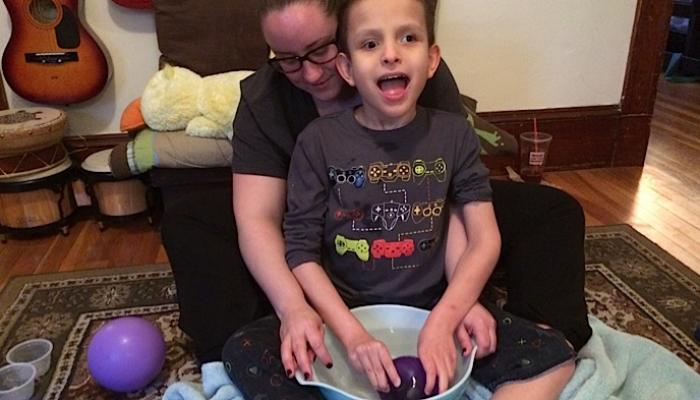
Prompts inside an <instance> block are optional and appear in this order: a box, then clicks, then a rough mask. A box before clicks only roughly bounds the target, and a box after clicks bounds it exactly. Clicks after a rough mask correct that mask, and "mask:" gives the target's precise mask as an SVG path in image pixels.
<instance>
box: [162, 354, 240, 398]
mask: <svg viewBox="0 0 700 400" xmlns="http://www.w3.org/2000/svg"><path fill="white" fill-rule="evenodd" d="M163 400H244V399H243V395H241V392H239V391H238V388H236V386H235V385H234V384H233V382H231V379H229V377H228V375H227V374H226V370H225V369H224V364H223V363H222V362H220V361H219V362H210V363H206V364H203V365H202V385H201V386H200V385H198V384H195V383H192V382H175V383H173V384H172V385H170V386H169V387H168V389H167V390H166V391H165V394H164V395H163Z"/></svg>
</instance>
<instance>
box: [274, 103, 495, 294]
mask: <svg viewBox="0 0 700 400" xmlns="http://www.w3.org/2000/svg"><path fill="white" fill-rule="evenodd" d="M479 149H480V148H479V142H478V139H477V137H476V134H475V133H474V130H473V129H472V127H471V126H470V125H469V123H468V122H467V121H466V120H465V118H464V117H462V116H460V115H456V114H451V113H446V112H442V111H438V110H433V109H425V108H421V107H419V108H418V111H417V114H416V118H415V119H414V120H413V121H412V122H411V123H410V124H408V125H407V126H405V127H402V128H400V129H396V130H389V131H374V130H370V129H367V128H364V127H362V126H361V125H360V124H358V122H357V121H356V120H355V118H354V115H353V110H348V111H345V112H342V113H339V114H335V115H332V116H327V117H323V118H319V119H317V120H315V121H314V122H312V123H311V124H310V125H309V126H308V127H307V128H306V129H305V130H304V131H303V132H302V133H301V135H300V136H299V139H298V141H297V145H296V147H295V149H294V153H293V155H292V161H291V166H290V170H289V176H288V186H287V187H288V193H287V208H288V210H287V213H286V214H285V220H284V235H285V241H286V258H287V262H288V263H289V266H290V268H295V267H297V266H299V265H300V264H302V263H304V262H308V261H315V262H318V263H320V264H321V265H323V267H324V268H325V270H326V272H327V273H328V275H329V277H330V278H331V280H332V281H333V283H334V284H335V286H336V288H337V289H338V291H339V293H340V295H341V296H342V297H343V299H344V300H345V301H346V303H347V304H348V305H349V306H351V307H352V306H357V305H362V304H370V303H372V304H373V303H388V302H390V303H397V304H407V305H413V306H417V307H431V306H432V305H434V303H435V302H436V301H437V300H438V298H439V296H440V295H441V293H442V292H443V290H444V288H445V282H444V240H443V238H444V236H445V231H446V227H447V221H448V217H449V212H448V205H449V204H460V205H461V204H465V203H468V202H471V201H490V200H491V187H490V185H489V181H488V170H487V169H486V168H485V167H484V166H483V165H482V164H481V161H480V159H479V151H480V150H479Z"/></svg>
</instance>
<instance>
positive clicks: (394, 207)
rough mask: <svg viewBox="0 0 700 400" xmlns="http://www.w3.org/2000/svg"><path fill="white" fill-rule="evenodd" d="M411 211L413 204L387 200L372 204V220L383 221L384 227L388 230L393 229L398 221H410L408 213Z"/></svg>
mask: <svg viewBox="0 0 700 400" xmlns="http://www.w3.org/2000/svg"><path fill="white" fill-rule="evenodd" d="M410 212H411V205H410V204H408V203H396V202H393V201H387V202H384V203H377V204H374V205H372V212H371V214H370V218H371V220H372V222H377V221H379V220H381V221H382V227H384V229H385V230H387V231H393V230H394V228H395V227H396V223H397V222H399V219H401V221H403V222H406V221H408V215H409V214H410Z"/></svg>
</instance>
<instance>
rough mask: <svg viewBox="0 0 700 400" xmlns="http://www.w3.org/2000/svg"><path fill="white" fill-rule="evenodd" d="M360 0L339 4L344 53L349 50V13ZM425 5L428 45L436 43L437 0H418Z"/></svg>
mask: <svg viewBox="0 0 700 400" xmlns="http://www.w3.org/2000/svg"><path fill="white" fill-rule="evenodd" d="M358 1H359V0H344V1H341V2H340V3H341V4H340V5H339V6H338V33H337V43H338V48H339V49H340V51H342V52H343V53H346V54H347V52H348V13H349V11H350V8H351V7H352V6H353V4H355V3H357V2H358ZM416 1H417V2H419V3H421V5H422V6H423V11H424V14H425V27H426V29H427V30H428V45H431V46H432V45H433V44H434V43H435V8H436V7H437V0H416Z"/></svg>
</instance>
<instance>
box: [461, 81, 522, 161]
mask: <svg viewBox="0 0 700 400" xmlns="http://www.w3.org/2000/svg"><path fill="white" fill-rule="evenodd" d="M461 96H462V105H463V106H464V109H465V110H466V112H467V121H469V123H470V124H471V125H472V127H473V128H474V131H475V132H476V135H477V136H478V137H479V143H480V145H481V154H482V155H491V156H500V155H514V154H517V153H518V141H517V140H516V139H515V137H514V136H513V135H511V134H510V133H509V132H508V131H506V130H504V129H501V128H499V127H497V126H496V125H494V124H492V123H490V122H489V121H487V120H485V119H484V118H482V117H480V116H479V115H478V114H477V113H476V100H475V99H473V98H471V97H469V96H465V95H461Z"/></svg>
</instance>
